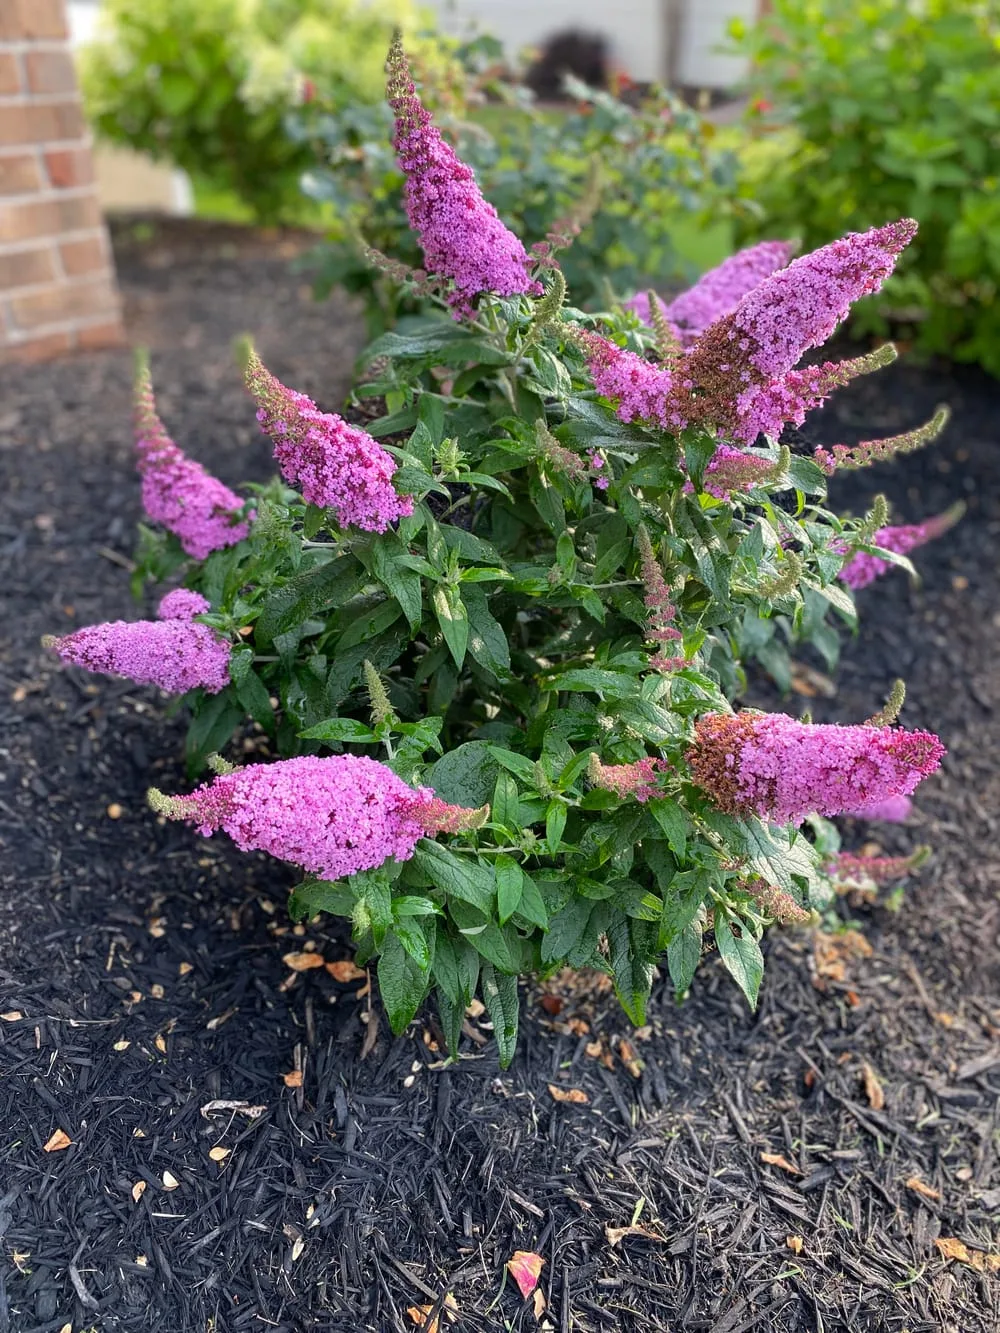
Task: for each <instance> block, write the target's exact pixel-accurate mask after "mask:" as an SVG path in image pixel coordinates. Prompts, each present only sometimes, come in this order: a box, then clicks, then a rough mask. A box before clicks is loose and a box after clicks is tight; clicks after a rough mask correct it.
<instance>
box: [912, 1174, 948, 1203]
mask: <svg viewBox="0 0 1000 1333" xmlns="http://www.w3.org/2000/svg"><path fill="white" fill-rule="evenodd" d="M906 1188H907V1189H908V1190H912V1191H913V1192H914V1194H922V1195H923V1196H924V1198H925V1199H934V1200H935V1201H937V1200H939V1199H940V1198H941V1191H940V1190H936V1189H934V1188H933V1186H931V1185H928V1184H926V1183H925V1182H924V1181H923V1180H921V1179H920V1177H919V1176H910V1178H909V1180H908V1181H907V1182H906Z"/></svg>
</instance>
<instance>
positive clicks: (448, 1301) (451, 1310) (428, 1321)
mask: <svg viewBox="0 0 1000 1333" xmlns="http://www.w3.org/2000/svg"><path fill="white" fill-rule="evenodd" d="M433 1311H434V1306H433V1305H411V1306H409V1307H408V1308H407V1311H406V1313H407V1314H408V1315H409V1317H410V1318H411V1319H412V1320H413V1322H414V1323H415V1324H416V1326H417V1328H418V1329H419V1330H420V1333H439V1328H440V1317H439V1316H438V1315H436V1314H434V1312H433ZM443 1312H444V1314H445V1315H446V1316H447V1319H448V1323H449V1324H453V1323H454V1322H455V1317H456V1315H457V1314H458V1304H457V1303H456V1301H455V1298H454V1296H453V1295H452V1294H451V1292H450V1291H449V1292H448V1295H447V1296H446V1297H445V1298H444V1311H443Z"/></svg>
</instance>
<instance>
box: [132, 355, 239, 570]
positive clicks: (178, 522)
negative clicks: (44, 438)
mask: <svg viewBox="0 0 1000 1333" xmlns="http://www.w3.org/2000/svg"><path fill="white" fill-rule="evenodd" d="M135 430H136V453H137V462H138V467H139V472H140V474H141V475H142V505H143V508H144V509H145V511H146V513H147V514H148V516H149V517H150V518H151V519H152V520H153V522H154V523H159V524H160V525H161V526H162V527H164V528H166V529H167V531H168V532H172V533H174V535H175V536H176V537H177V538H178V539H179V540H180V544H181V546H182V547H183V548H184V550H185V552H186V553H187V554H188V555H189V556H191V557H192V559H194V560H204V559H205V558H206V557H207V556H209V555H211V553H212V552H213V551H219V550H221V549H222V548H223V547H225V546H235V544H236V543H237V542H239V541H242V540H243V538H244V537H245V536H246V535H247V532H248V531H249V527H248V525H247V523H246V522H245V521H241V520H240V519H239V517H238V515H239V512H240V510H241V509H242V508H243V501H242V500H241V499H240V497H239V496H238V495H236V494H235V493H234V492H233V491H231V490H230V489H229V487H228V486H224V485H223V484H222V482H221V481H219V480H218V478H217V477H213V476H212V475H211V473H209V472H206V470H205V469H204V468H203V467H202V466H201V464H200V463H196V462H195V461H194V459H192V458H188V457H187V455H186V454H185V453H183V452H182V451H181V450H180V449H178V447H177V445H176V444H174V442H173V440H171V439H170V437H169V436H168V435H167V432H166V429H165V428H164V425H163V422H162V421H161V420H160V418H159V416H158V415H157V412H156V403H155V401H154V398H153V386H152V382H151V380H150V375H149V367H148V366H147V365H145V364H144V363H140V365H139V368H138V372H137V374H136V383H135Z"/></svg>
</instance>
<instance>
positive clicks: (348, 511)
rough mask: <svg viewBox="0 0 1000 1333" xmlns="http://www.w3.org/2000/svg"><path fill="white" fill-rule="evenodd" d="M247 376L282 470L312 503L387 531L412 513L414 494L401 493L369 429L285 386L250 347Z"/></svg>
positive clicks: (344, 521) (345, 520) (347, 520)
mask: <svg viewBox="0 0 1000 1333" xmlns="http://www.w3.org/2000/svg"><path fill="white" fill-rule="evenodd" d="M246 382H247V387H248V388H249V390H250V392H251V394H253V396H254V398H255V399H256V401H257V420H258V421H259V422H260V424H261V427H262V428H263V430H264V432H265V434H267V435H270V437H271V439H272V440H273V441H274V456H275V458H276V459H277V461H278V464H279V466H280V467H281V475H282V476H283V477H284V478H285V480H286V481H287V482H288V483H289V485H292V486H298V487H299V489H300V491H301V492H302V498H303V499H304V500H305V501H306V503H307V504H311V505H316V506H318V507H319V508H320V509H332V510H333V511H334V513H335V514H336V515H337V522H338V523H339V524H340V526H341V527H342V528H347V527H352V526H353V527H356V528H361V529H362V530H363V531H365V532H385V530H386V529H387V528H388V527H389V525H390V523H394V522H396V521H397V520H398V519H400V518H405V517H406V516H407V515H409V514H412V513H413V497H412V496H410V495H399V494H398V493H397V492H396V491H395V489H394V488H393V484H392V479H393V476H394V475H395V473H396V463H395V460H394V459H393V458H392V457H391V455H390V454H388V453H386V451H385V450H384V449H383V448H382V446H381V445H380V444H379V443H378V441H377V440H374V439H373V438H372V437H371V436H370V435H369V434H368V432H367V431H364V430H362V429H361V428H360V427H359V426H352V425H350V424H349V423H348V422H346V421H345V420H344V419H343V417H338V416H335V415H334V414H333V413H330V412H320V411H319V409H318V408H317V406H316V404H315V403H314V402H313V400H312V399H311V398H307V397H306V395H305V394H304V393H296V392H295V390H294V389H288V388H286V387H285V386H284V385H283V384H282V383H281V382H280V381H279V380H277V379H275V377H274V376H273V375H272V374H271V373H270V371H268V370H266V369H265V368H264V366H263V365H262V364H261V361H260V358H259V357H258V356H257V353H256V352H255V351H253V349H252V348H251V349H249V350H248V352H247V368H246Z"/></svg>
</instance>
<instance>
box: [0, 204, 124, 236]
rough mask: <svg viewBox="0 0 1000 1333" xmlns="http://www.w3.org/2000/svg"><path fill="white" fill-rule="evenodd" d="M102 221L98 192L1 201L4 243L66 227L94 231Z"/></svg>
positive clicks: (54, 232) (55, 232) (0, 229)
mask: <svg viewBox="0 0 1000 1333" xmlns="http://www.w3.org/2000/svg"><path fill="white" fill-rule="evenodd" d="M100 225H101V210H100V208H99V206H98V203H97V196H96V195H95V194H85V195H78V196H76V197H75V198H72V199H60V198H59V197H58V196H55V197H51V196H50V197H49V198H48V199H38V200H28V201H25V202H21V203H16V204H0V245H4V244H7V243H9V242H13V241H31V240H35V239H36V238H38V237H43V236H58V235H59V234H60V233H62V232H66V231H93V230H94V229H95V228H96V227H99V226H100Z"/></svg>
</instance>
